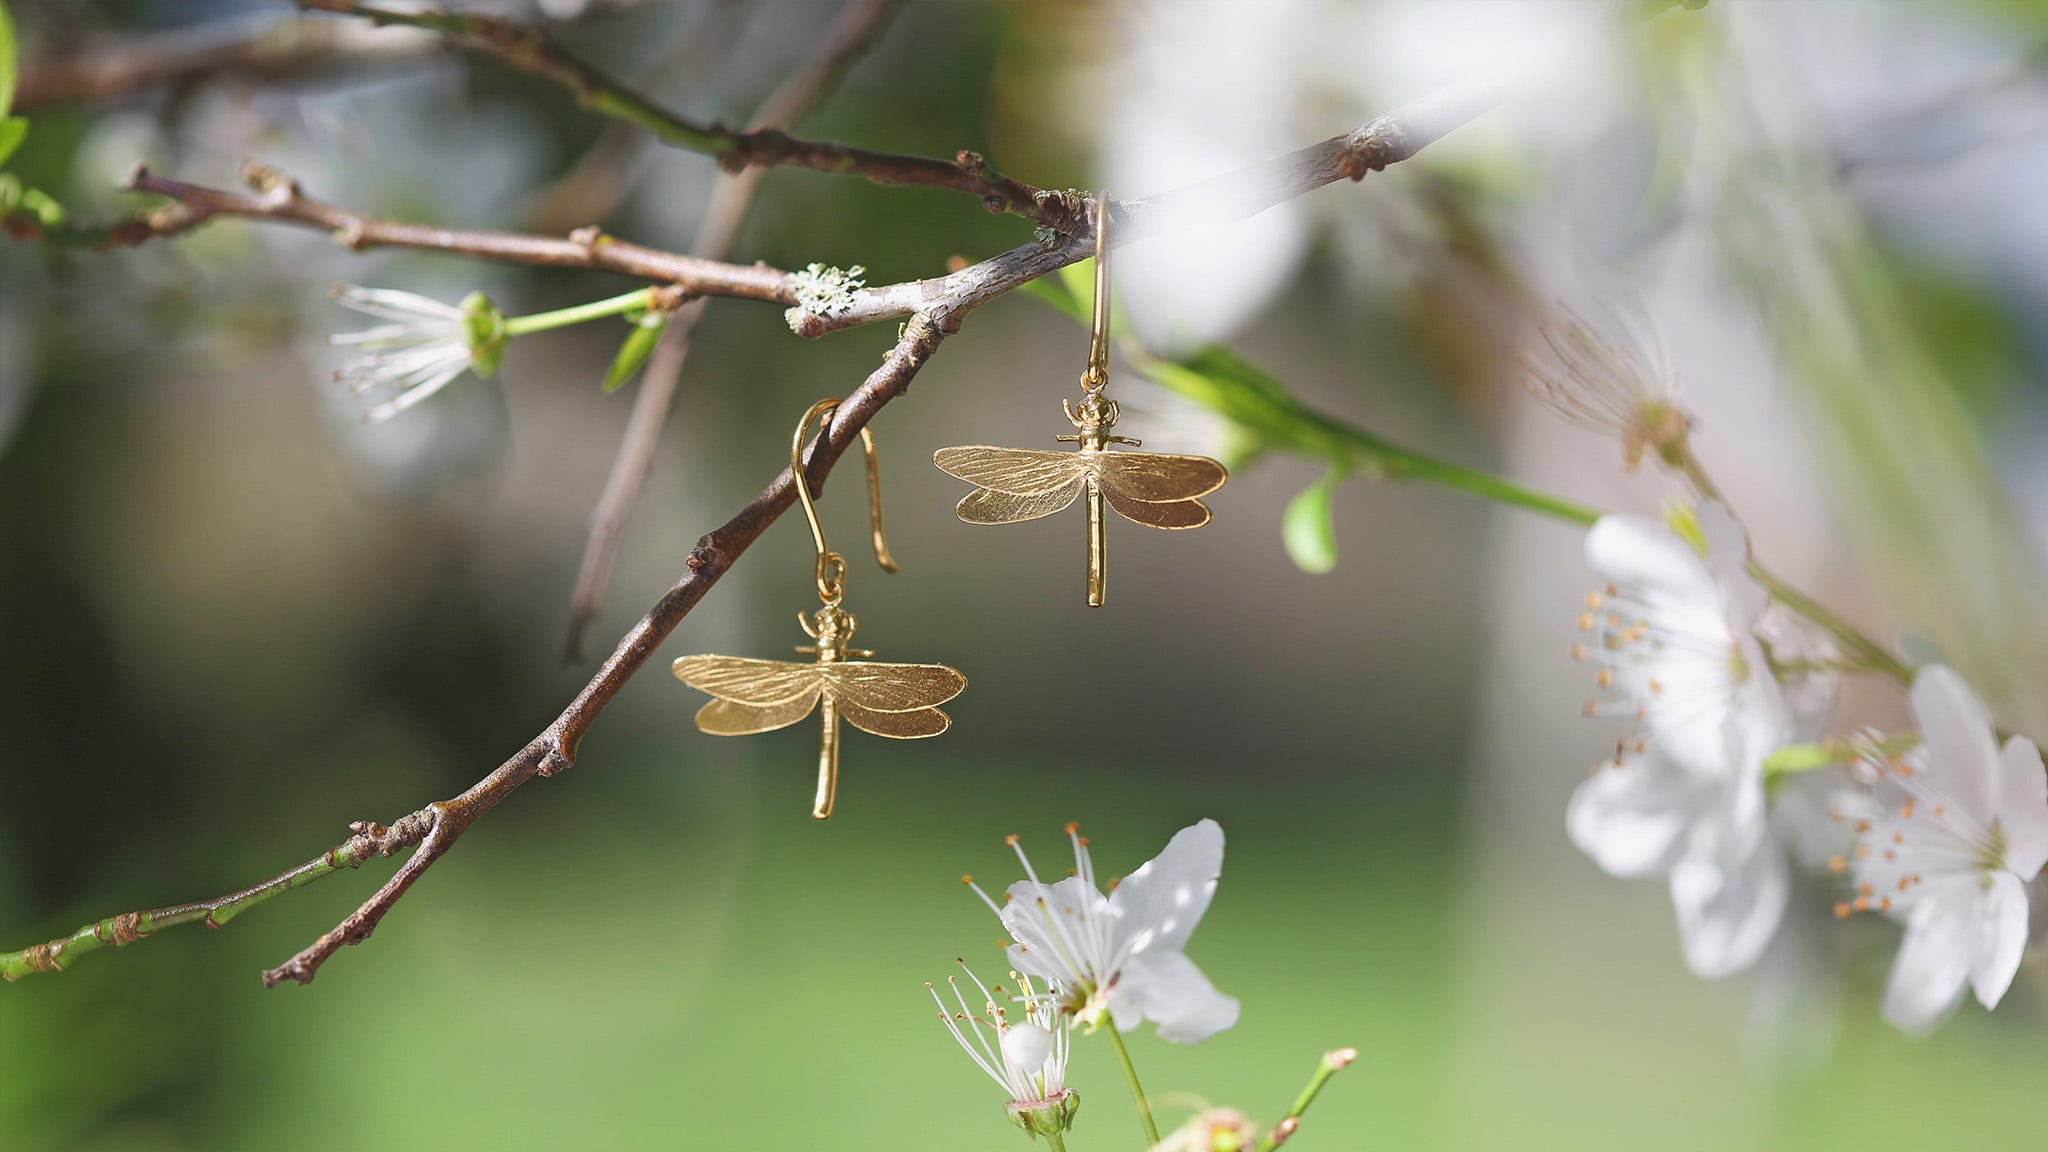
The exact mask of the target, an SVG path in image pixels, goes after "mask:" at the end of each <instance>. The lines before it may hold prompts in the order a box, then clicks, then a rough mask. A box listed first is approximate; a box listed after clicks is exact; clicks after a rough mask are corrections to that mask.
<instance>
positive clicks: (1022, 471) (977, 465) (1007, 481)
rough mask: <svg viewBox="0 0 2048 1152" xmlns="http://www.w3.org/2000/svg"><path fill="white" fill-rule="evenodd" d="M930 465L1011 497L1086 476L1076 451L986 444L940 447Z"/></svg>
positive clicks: (1035, 493) (1048, 489)
mask: <svg viewBox="0 0 2048 1152" xmlns="http://www.w3.org/2000/svg"><path fill="white" fill-rule="evenodd" d="M932 463H934V464H937V465H938V466H939V468H940V469H941V470H943V471H945V472H948V473H951V474H952V475H954V476H958V477H959V478H960V479H962V480H965V481H967V482H968V483H970V484H978V485H980V486H981V487H983V488H987V489H988V490H990V491H992V492H1007V493H1009V494H1010V495H1012V496H1043V495H1048V494H1050V493H1053V492H1057V491H1059V490H1060V489H1061V488H1063V487H1065V486H1067V485H1069V484H1072V483H1075V482H1076V481H1078V480H1080V479H1081V478H1082V477H1084V476H1086V475H1087V474H1088V465H1087V462H1086V461H1084V460H1082V459H1081V454H1080V453H1079V452H1048V451H1045V450H1043V449H1039V448H995V447H991V446H989V445H987V444H971V445H968V446H966V447H963V448H941V449H939V450H938V451H937V452H934V453H932ZM1196 495H1200V493H1196ZM1041 515H1042V513H1041Z"/></svg>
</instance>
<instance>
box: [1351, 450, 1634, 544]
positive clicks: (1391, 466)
mask: <svg viewBox="0 0 2048 1152" xmlns="http://www.w3.org/2000/svg"><path fill="white" fill-rule="evenodd" d="M1375 439H1376V438H1375ZM1373 452H1374V453H1375V458H1376V460H1377V461H1378V462H1379V464H1380V466H1381V467H1382V468H1383V469H1384V475H1385V476H1386V477H1387V478H1388V479H1390V480H1415V481H1420V482H1422V483H1424V484H1435V485H1436V486H1438V487H1439V488H1449V489H1451V490H1453V491H1456V492H1463V493H1465V494H1467V495H1470V496H1477V497H1479V498H1480V499H1482V500H1491V501H1493V502H1494V503H1496V504H1506V505H1508V506H1509V507H1511V508H1521V509H1524V510H1527V511H1530V512H1537V513H1540V514H1542V515H1545V516H1549V517H1551V518H1553V519H1557V520H1563V521H1566V522H1568V523H1572V524H1579V525H1583V526H1586V527H1591V526H1592V525H1593V522H1594V521H1596V520H1598V519H1600V513H1599V512H1598V511H1595V510H1594V509H1591V508H1588V507H1586V506H1585V505H1583V504H1574V503H1573V502H1571V501H1569V500H1564V499H1561V498H1559V497H1556V496H1551V495H1549V494H1547V493H1543V492H1538V491H1536V490H1535V489H1533V488H1524V487H1522V486H1521V485H1520V484H1516V483H1513V482H1512V481H1508V480H1503V479H1501V478H1500V477H1498V476H1494V475H1491V474H1489V473H1485V472H1480V471H1477V470H1476V469H1472V468H1466V467H1464V466H1462V465H1458V464H1452V463H1450V462H1449V461H1447V460H1438V459H1436V458H1435V457H1433V456H1425V455H1423V454H1422V453H1420V452H1411V451H1409V450H1407V449H1405V448H1400V447H1396V446H1395V445H1392V444H1388V443H1386V442H1385V441H1378V443H1377V444H1376V445H1375V447H1374V448H1373Z"/></svg>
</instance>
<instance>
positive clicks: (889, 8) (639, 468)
mask: <svg viewBox="0 0 2048 1152" xmlns="http://www.w3.org/2000/svg"><path fill="white" fill-rule="evenodd" d="M897 5H898V0H851V2H850V3H848V4H847V5H846V7H845V8H843V9H841V11H840V14H839V19H838V20H837V21H835V22H834V24H833V26H832V29H831V30H830V32H828V33H827V35H826V37H825V42H824V44H823V45H822V46H821V47H820V48H819V49H818V51H817V52H816V53H815V54H814V55H813V56H812V57H811V59H810V60H809V61H807V62H806V63H805V64H804V66H803V67H801V68H799V69H798V70H797V71H796V73H795V74H793V75H791V76H790V77H789V79H787V80H785V81H783V82H782V84H781V85H779V86H778V87H777V88H776V89H775V91H773V92H771V93H770V94H769V95H768V98H767V99H766V100H765V101H763V102H762V104H761V107H760V109H759V110H758V111H756V112H755V113H754V119H753V121H752V122H751V123H750V124H749V125H748V126H749V128H781V127H786V126H788V125H790V124H792V123H794V122H795V121H796V120H797V118H798V117H800V116H802V115H803V114H804V113H805V112H807V111H809V110H810V108H811V107H812V106H813V105H814V104H816V103H817V102H818V101H819V100H820V99H822V98H823V97H824V95H825V93H826V92H827V91H829V90H830V89H831V88H832V86H833V85H835V84H836V83H838V81H839V77H840V76H842V75H843V74H844V73H845V71H846V69H847V67H848V66H849V65H850V64H852V62H853V60H854V59H855V58H856V57H858V56H859V55H860V54H861V53H862V52H864V51H866V50H867V47H868V46H869V45H870V44H872V43H873V42H874V40H875V37H877V36H878V35H880V34H881V31H882V28H883V26H884V25H885V24H887V23H888V20H889V17H890V16H891V15H892V14H893V13H894V11H895V9H896V7H897ZM765 174H766V169H762V168H748V169H746V170H744V171H741V172H731V173H721V174H720V175H719V177H718V179H717V181H716V182H715V183H714V184H713V185H712V189H711V201H710V203H709V204H708V205H707V206H706V207H705V209H704V219H703V221H702V223H700V224H699V225H698V228H697V240H696V243H695V244H693V245H692V246H691V251H692V252H693V253H694V254H695V255H697V256H700V257H703V258H704V259H706V260H724V259H725V258H726V257H727V256H729V255H730V254H731V253H732V249H733V246H734V244H736V243H737V242H738V240H739V232H740V224H741V222H742V221H744V220H745V219H746V214H747V208H748V206H749V205H750V204H751V203H752V202H753V199H754V191H755V189H756V188H758V187H759V186H760V183H761V178H762V176H763V175H765ZM704 306H705V302H704V301H702V300H695V301H692V302H690V303H688V304H685V305H683V306H682V307H681V308H679V309H677V310H676V311H675V312H674V313H672V314H671V315H670V317H669V321H668V328H667V329H666V330H665V331H664V332H663V333H662V335H661V343H660V344H658V345H656V347H655V350H654V354H653V355H652V356H651V357H649V359H648V362H647V368H646V370H645V371H644V372H642V373H641V377H640V391H639V393H638V394H637V395H636V396H635V397H634V398H633V412H632V415H631V417H630V418H629V419H628V420H627V423H626V432H625V436H624V437H623V439H621V441H620V443H619V454H618V456H617V457H616V458H615V459H614V460H613V461H612V470H611V475H609V476H608V477H606V478H605V483H604V491H603V493H602V494H601V495H599V497H598V500H597V507H596V508H595V509H594V510H593V511H592V512H591V517H590V535H589V537H588V539H587V540H586V541H585V542H584V545H583V561H582V564H581V565H580V566H579V568H578V570H577V573H576V588H575V591H574V592H573V593H571V594H570V597H569V634H568V641H567V645H566V649H565V657H566V659H567V660H569V661H572V662H573V661H575V660H577V659H580V658H581V652H582V648H583V632H584V629H585V628H587V627H588V626H589V624H590V621H591V619H592V618H593V617H595V616H596V615H597V610H598V606H599V605H600V604H601V603H602V602H603V600H604V590H605V586H606V585H607V584H609V583H610V581H611V572H612V564H613V562H614V561H615V560H616V559H617V558H618V552H619V541H620V539H621V537H622V536H623V534H624V532H625V528H626V518H627V517H628V516H630V515H632V512H633V505H634V504H635V503H637V502H638V501H639V499H640V488H641V486H642V485H643V484H645V483H646V482H647V473H648V470H649V469H650V468H651V467H652V466H653V464H654V452H655V449H656V447H657V446H659V445H660V443H661V432H662V429H663V428H664V427H665V426H666V425H667V423H668V414H669V409H670V408H671V407H672V406H673V403H674V400H675V393H676V386H677V384H678V383H679V382H680V381H681V379H682V373H683V365H684V363H685V362H686V361H687V360H688V358H689V354H690V333H691V332H692V331H693V330H695V328H696V326H697V321H698V319H699V318H700V317H702V316H703V314H704Z"/></svg>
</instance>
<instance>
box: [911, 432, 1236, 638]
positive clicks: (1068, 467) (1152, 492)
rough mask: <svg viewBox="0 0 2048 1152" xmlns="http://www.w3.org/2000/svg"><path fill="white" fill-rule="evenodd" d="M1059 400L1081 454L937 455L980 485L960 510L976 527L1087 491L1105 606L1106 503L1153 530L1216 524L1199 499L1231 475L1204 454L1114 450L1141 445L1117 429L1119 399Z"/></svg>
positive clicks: (1096, 599)
mask: <svg viewBox="0 0 2048 1152" xmlns="http://www.w3.org/2000/svg"><path fill="white" fill-rule="evenodd" d="M1060 403H1061V406H1062V407H1063V408H1064V409H1065V411H1066V414H1067V420H1068V421H1069V422H1071V423H1072V424H1073V425H1074V427H1075V428H1076V429H1077V430H1078V434H1077V435H1073V436H1060V437H1058V439H1060V440H1065V441H1071V442H1073V443H1074V444H1075V445H1076V450H1075V451H1072V452H1060V451H1048V450H1040V449H1031V448H997V447H993V446H990V445H985V444H976V445H969V446H966V447H960V448H941V449H939V451H938V452H936V453H934V454H933V456H932V460H933V462H934V463H936V464H937V465H938V466H939V467H940V468H941V469H943V470H945V471H946V472H949V473H951V474H952V475H954V476H958V477H959V478H960V479H962V480H966V481H968V482H970V483H972V484H975V485H977V486H978V487H976V488H975V490H974V491H973V492H970V493H968V494H967V496H966V497H965V498H963V499H962V500H961V501H960V504H959V507H958V508H957V509H955V511H956V512H957V513H958V514H959V516H960V518H961V519H962V520H965V521H967V522H968V523H970V524H1012V523H1016V522H1018V521H1022V520H1035V519H1037V518H1039V517H1041V516H1050V515H1052V514H1053V513H1055V512H1058V511H1060V510H1062V509H1064V508H1065V507H1067V505H1069V504H1072V503H1073V502H1074V500H1075V498H1076V497H1079V496H1082V495H1083V494H1085V495H1086V496H1087V502H1088V603H1089V604H1091V605H1098V606H1099V605H1100V604H1101V603H1102V601H1103V596H1104V593H1105V591H1106V586H1107V582H1108V581H1107V573H1106V571H1105V560H1106V555H1107V552H1108V530H1107V521H1108V516H1107V515H1106V514H1105V510H1104V507H1105V505H1107V507H1108V508H1109V509H1111V510H1114V511H1115V512H1116V513H1117V514H1118V515H1120V516H1122V517H1124V518H1125V519H1126V520H1130V521H1133V522H1135V523H1138V524H1145V525H1148V526H1150V527H1153V528H1164V529H1168V530H1180V529H1187V528H1200V527H1201V526H1202V525H1204V524H1207V523H1208V522H1209V507H1208V505H1206V504H1204V503H1202V501H1201V499H1200V498H1201V497H1203V496H1206V495H1208V494H1209V493H1211V492H1214V491H1215V490H1216V489H1218V488H1221V487H1222V486H1223V482H1224V481H1225V480H1227V479H1229V474H1228V473H1227V472H1225V471H1224V469H1223V465H1221V464H1218V463H1217V462H1215V461H1214V460H1211V459H1208V458H1207V457H1204V456H1176V455H1170V454H1167V453H1161V452H1118V451H1115V446H1116V445H1118V444H1128V445H1130V446H1132V447H1137V446H1138V444H1139V442H1138V441H1136V440H1133V439H1130V438H1129V437H1125V436H1114V435H1111V434H1110V429H1111V428H1112V427H1113V426H1115V424H1116V420H1117V405H1116V401H1114V400H1108V399H1105V398H1104V397H1103V396H1102V395H1101V394H1100V393H1099V392H1091V393H1089V394H1088V395H1087V396H1086V397H1084V398H1083V399H1082V401H1081V403H1080V404H1079V405H1078V406H1077V405H1073V404H1070V403H1068V402H1067V401H1065V400H1062V401H1061V402H1060Z"/></svg>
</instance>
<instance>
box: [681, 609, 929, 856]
mask: <svg viewBox="0 0 2048 1152" xmlns="http://www.w3.org/2000/svg"><path fill="white" fill-rule="evenodd" d="M797 622H798V623H799V624H801V625H802V626H803V629H804V631H805V632H806V633H808V634H810V636H811V637H812V638H813V639H815V640H816V641H817V643H816V644H815V645H810V646H806V647H802V648H798V649H797V651H798V652H799V653H805V654H811V655H815V656H816V657H817V661H816V662H815V663H811V664H803V663H798V662H796V661H792V660H756V659H752V658H749V657H744V656H685V657H683V658H681V659H679V660H677V661H676V662H675V674H676V678H677V679H678V680H681V681H682V682H683V683H685V684H688V685H689V686H690V687H692V688H695V689H697V690H698V691H700V692H704V693H706V694H708V695H710V696H711V697H712V700H711V702H710V703H708V704H706V705H704V707H703V708H701V709H699V710H698V711H697V727H698V728H699V729H701V730H702V731H704V732H707V733H709V734H711V735H713V736H745V735H751V734H753V733H756V732H771V731H774V730H775V729H777V728H787V727H788V726H790V725H791V724H795V723H796V722H798V721H800V720H802V719H803V718H805V717H806V716H809V715H810V714H811V711H812V709H814V708H815V709H817V710H818V713H819V720H820V723H821V728H820V732H819V738H818V793H817V798H816V800H815V802H814V803H813V805H812V808H811V815H813V816H815V817H817V818H818V819H820V820H823V819H825V818H826V817H828V816H830V815H831V814H832V804H833V800H834V798H835V797H836V795H837V794H838V790H839V722H840V721H841V720H842V719H843V720H845V721H846V722H847V723H849V724H852V725H853V726H854V727H856V728H859V729H861V730H862V731H864V732H872V733H874V734H875V735H877V736H888V737H892V738H894V739H898V740H913V739H918V738H921V737H925V736H937V735H938V734H939V733H941V732H944V731H945V730H946V729H947V728H949V727H951V726H952V723H953V721H952V718H951V717H949V716H947V715H946V714H945V713H944V712H941V711H939V709H938V707H937V706H938V705H940V704H943V703H945V702H946V701H948V700H951V699H952V698H953V697H955V696H957V695H959V694H960V692H961V690H962V689H964V688H966V687H967V677H965V676H962V675H961V674H960V673H959V672H957V671H955V670H954V669H951V668H948V667H946V666H945V665H943V664H887V663H881V662H877V661H872V660H869V659H865V657H871V656H873V655H874V653H873V652H869V651H867V650H866V649H862V648H854V647H851V646H850V645H849V644H848V641H849V640H851V639H852V638H853V630H854V618H853V614H852V613H851V612H846V611H844V610H842V609H840V608H839V607H838V606H837V605H832V604H828V605H826V606H825V607H823V608H820V609H818V611H817V612H816V613H814V614H812V615H811V616H808V617H806V616H804V615H803V614H802V613H799V614H798V615H797ZM850 657H862V659H850Z"/></svg>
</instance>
